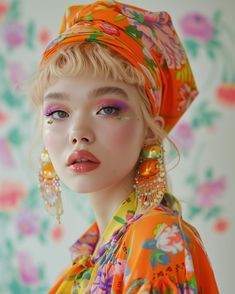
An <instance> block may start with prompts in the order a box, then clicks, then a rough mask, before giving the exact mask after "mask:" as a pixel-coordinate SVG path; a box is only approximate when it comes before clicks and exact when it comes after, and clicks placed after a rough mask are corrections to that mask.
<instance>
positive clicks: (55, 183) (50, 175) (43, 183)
mask: <svg viewBox="0 0 235 294" xmlns="http://www.w3.org/2000/svg"><path fill="white" fill-rule="evenodd" d="M39 189H40V193H41V196H42V199H43V202H44V206H45V209H46V210H47V212H48V213H49V214H51V215H53V216H56V219H57V221H58V223H60V216H61V215H62V214H63V206H62V200H61V188H60V181H59V178H58V176H57V174H56V172H55V169H54V167H53V165H52V162H51V160H50V157H49V154H48V151H47V149H46V148H44V149H43V151H42V153H41V156H40V171H39Z"/></svg>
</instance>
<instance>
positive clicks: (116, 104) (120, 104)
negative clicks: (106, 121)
mask: <svg viewBox="0 0 235 294" xmlns="http://www.w3.org/2000/svg"><path fill="white" fill-rule="evenodd" d="M108 106H113V107H117V108H119V109H120V110H127V109H128V105H127V104H126V103H124V102H122V101H117V100H112V99H107V100H104V101H102V102H101V103H100V104H99V107H108Z"/></svg>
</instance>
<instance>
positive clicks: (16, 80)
mask: <svg viewBox="0 0 235 294" xmlns="http://www.w3.org/2000/svg"><path fill="white" fill-rule="evenodd" d="M9 78H10V81H11V83H12V85H13V87H14V88H16V89H19V88H20V87H21V86H22V83H23V82H24V81H25V80H26V73H25V71H24V69H23V67H22V64H20V63H18V62H13V63H10V64H9Z"/></svg>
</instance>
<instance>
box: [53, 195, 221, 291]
mask: <svg viewBox="0 0 235 294" xmlns="http://www.w3.org/2000/svg"><path fill="white" fill-rule="evenodd" d="M136 209H137V201H136V195H135V193H134V192H132V193H131V194H130V195H129V197H128V198H127V199H126V200H125V201H124V202H123V203H122V204H121V206H120V207H119V208H118V210H117V211H116V213H115V215H114V216H113V219H112V220H111V222H110V223H109V225H108V226H107V228H106V230H105V232H104V235H103V236H102V238H103V241H104V245H103V246H102V247H101V248H100V249H99V251H98V252H97V251H96V250H95V247H96V244H97V241H98V239H99V230H98V227H97V224H96V223H94V224H93V225H92V226H91V227H90V228H89V229H88V230H87V231H86V232H85V233H84V235H83V236H82V237H81V238H80V239H79V240H78V241H77V242H76V243H75V244H74V245H73V246H72V247H71V252H72V256H73V265H72V266H71V268H69V269H68V270H67V271H66V272H65V273H64V275H63V276H62V277H61V279H60V280H59V281H58V282H57V283H56V285H55V286H54V287H53V288H52V289H51V290H50V292H49V294H55V293H57V294H62V293H63V294H70V293H78V294H84V293H87V294H88V293H89V294H91V293H94V294H109V293H111V294H122V293H123V294H124V293H125V294H134V293H138V294H140V293H142V294H147V293H154V294H169V293H171V294H179V293H182V294H196V293H198V294H217V293H219V292H218V288H217V284H216V281H215V277H214V273H213V270H212V268H211V265H210V262H209V259H208V256H207V253H206V251H205V248H204V246H203V243H202V240H201V238H200V236H199V234H198V232H197V231H196V229H195V228H194V227H193V226H191V225H189V224H188V223H187V222H185V221H184V220H182V218H181V217H180V216H179V214H178V213H177V212H176V211H173V210H171V209H169V208H167V207H165V206H163V205H159V206H158V207H157V208H155V209H153V210H151V211H149V212H146V213H145V214H137V215H136V214H135V212H136Z"/></svg>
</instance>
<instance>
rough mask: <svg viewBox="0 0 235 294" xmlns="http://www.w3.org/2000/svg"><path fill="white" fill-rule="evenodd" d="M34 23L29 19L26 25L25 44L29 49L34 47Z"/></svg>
mask: <svg viewBox="0 0 235 294" xmlns="http://www.w3.org/2000/svg"><path fill="white" fill-rule="evenodd" d="M35 31H36V29H35V23H34V22H33V21H30V22H29V24H28V26H27V46H28V47H29V48H30V49H33V48H34V39H35V35H36V33H35Z"/></svg>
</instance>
